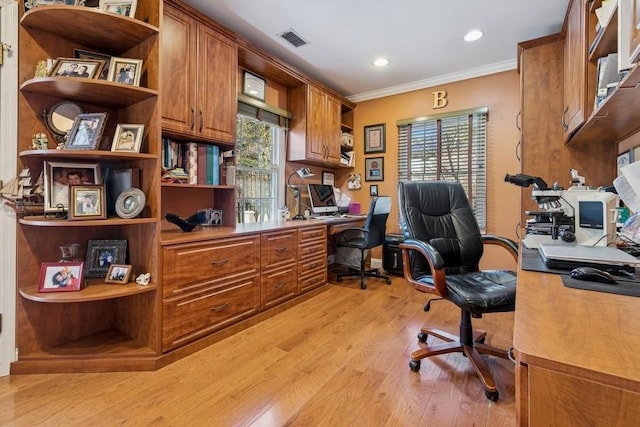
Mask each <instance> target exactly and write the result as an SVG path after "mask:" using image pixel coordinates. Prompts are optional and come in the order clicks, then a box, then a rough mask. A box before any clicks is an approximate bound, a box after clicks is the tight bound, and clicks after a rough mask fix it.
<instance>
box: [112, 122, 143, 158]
mask: <svg viewBox="0 0 640 427" xmlns="http://www.w3.org/2000/svg"><path fill="white" fill-rule="evenodd" d="M143 133H144V125H128V124H118V126H116V133H115V135H114V136H113V143H112V144H111V151H125V152H129V153H139V152H140V145H141V144H142V134H143Z"/></svg>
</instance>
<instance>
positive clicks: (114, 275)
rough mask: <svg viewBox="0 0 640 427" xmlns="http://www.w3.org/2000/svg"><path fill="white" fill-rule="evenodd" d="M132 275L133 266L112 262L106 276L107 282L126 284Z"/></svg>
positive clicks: (105, 280)
mask: <svg viewBox="0 0 640 427" xmlns="http://www.w3.org/2000/svg"><path fill="white" fill-rule="evenodd" d="M130 276H131V266H130V265H128V264H111V265H110V266H109V270H108V271H107V275H106V277H105V278H104V282H105V283H118V284H120V285H126V284H127V283H129V277H130Z"/></svg>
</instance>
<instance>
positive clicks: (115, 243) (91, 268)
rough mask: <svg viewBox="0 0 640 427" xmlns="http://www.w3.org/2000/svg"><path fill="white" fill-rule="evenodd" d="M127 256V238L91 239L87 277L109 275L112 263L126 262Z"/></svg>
mask: <svg viewBox="0 0 640 427" xmlns="http://www.w3.org/2000/svg"><path fill="white" fill-rule="evenodd" d="M126 257H127V241H126V240H89V242H88V243H87V259H86V265H85V269H86V272H85V277H103V278H104V277H107V272H108V271H109V267H110V266H111V264H124V263H125V261H126Z"/></svg>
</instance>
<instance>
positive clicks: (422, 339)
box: [418, 332, 429, 343]
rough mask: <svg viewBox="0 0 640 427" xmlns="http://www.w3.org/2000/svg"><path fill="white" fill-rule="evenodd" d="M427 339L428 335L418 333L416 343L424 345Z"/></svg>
mask: <svg viewBox="0 0 640 427" xmlns="http://www.w3.org/2000/svg"><path fill="white" fill-rule="evenodd" d="M428 337H429V334H425V333H424V332H420V333H419V334H418V341H420V342H421V343H426V342H427V338H428Z"/></svg>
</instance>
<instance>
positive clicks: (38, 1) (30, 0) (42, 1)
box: [24, 0, 84, 12]
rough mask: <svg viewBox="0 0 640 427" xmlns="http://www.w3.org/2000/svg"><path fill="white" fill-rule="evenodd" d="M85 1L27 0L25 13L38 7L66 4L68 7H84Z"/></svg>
mask: <svg viewBox="0 0 640 427" xmlns="http://www.w3.org/2000/svg"><path fill="white" fill-rule="evenodd" d="M83 3H84V0H26V1H25V2H24V9H25V12H27V11H29V9H33V8H34V7H38V6H54V5H61V4H66V5H67V6H83V5H84V4H83Z"/></svg>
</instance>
